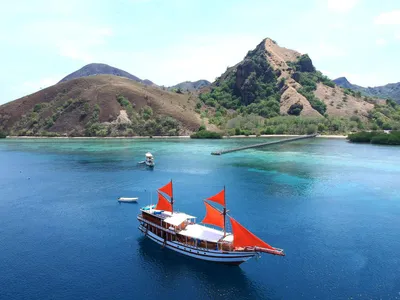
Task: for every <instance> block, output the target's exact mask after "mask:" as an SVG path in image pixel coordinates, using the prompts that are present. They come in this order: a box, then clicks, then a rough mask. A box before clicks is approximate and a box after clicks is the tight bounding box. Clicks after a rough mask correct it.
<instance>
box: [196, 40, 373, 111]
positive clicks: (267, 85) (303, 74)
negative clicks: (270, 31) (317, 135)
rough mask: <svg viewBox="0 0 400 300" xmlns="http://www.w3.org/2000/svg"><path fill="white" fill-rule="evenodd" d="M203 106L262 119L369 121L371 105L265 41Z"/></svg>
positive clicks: (207, 96)
mask: <svg viewBox="0 0 400 300" xmlns="http://www.w3.org/2000/svg"><path fill="white" fill-rule="evenodd" d="M201 98H202V99H203V101H205V103H208V104H210V105H213V104H214V105H215V104H216V103H218V104H220V105H222V106H224V107H225V108H228V109H229V108H232V109H239V108H241V109H242V110H245V111H246V112H248V113H255V114H259V115H260V116H263V117H267V118H270V117H274V116H278V115H300V116H308V117H322V116H324V115H329V116H347V117H350V116H353V115H357V116H359V117H361V118H366V117H368V112H369V111H370V110H371V109H373V107H374V105H373V104H371V103H368V102H366V101H364V99H362V98H361V97H357V96H356V95H353V94H349V93H347V94H346V93H345V91H344V90H343V89H341V88H340V87H338V86H336V85H335V84H334V83H333V82H332V81H331V80H329V79H328V78H327V77H326V76H324V75H323V74H321V72H319V71H317V70H316V69H315V67H314V65H313V63H312V61H311V59H310V58H309V57H308V55H306V54H305V55H302V54H300V53H299V52H297V51H294V50H290V49H286V48H284V47H280V46H279V45H278V44H277V43H276V42H275V41H273V40H271V39H265V40H263V41H262V42H261V43H260V44H259V45H258V46H257V47H256V49H254V50H252V51H249V52H248V54H247V55H246V57H245V58H244V60H243V61H241V62H240V63H238V64H237V65H235V66H234V67H232V68H229V69H228V70H227V71H226V72H225V73H224V74H222V75H221V77H219V78H218V79H217V80H216V82H214V83H213V84H212V90H211V92H210V93H205V94H202V95H201Z"/></svg>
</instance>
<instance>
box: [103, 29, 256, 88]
mask: <svg viewBox="0 0 400 300" xmlns="http://www.w3.org/2000/svg"><path fill="white" fill-rule="evenodd" d="M261 40H262V38H261V37H257V36H250V35H245V36H224V37H221V36H195V37H183V38H182V39H181V43H180V44H175V45H171V46H166V47H162V48H159V49H152V50H149V51H146V52H129V51H126V52H107V53H104V55H100V56H99V57H100V58H101V61H102V62H104V63H107V64H110V65H112V66H115V67H117V68H122V69H124V70H125V71H127V72H129V73H131V74H133V75H136V76H138V77H140V78H142V79H144V78H147V79H150V80H152V81H154V82H155V83H156V84H159V85H166V86H170V85H174V84H177V83H179V82H182V81H186V80H198V79H207V80H209V81H214V80H215V78H216V77H218V76H220V75H221V74H222V73H223V72H225V70H226V68H227V67H228V66H230V67H231V66H233V65H235V64H236V63H238V62H240V61H241V60H242V59H243V58H244V57H245V56H246V54H247V52H248V51H249V50H251V49H254V48H255V47H256V46H257V45H258V44H259V43H260V42H261ZM160 53H162V55H160ZM98 60H99V59H98Z"/></svg>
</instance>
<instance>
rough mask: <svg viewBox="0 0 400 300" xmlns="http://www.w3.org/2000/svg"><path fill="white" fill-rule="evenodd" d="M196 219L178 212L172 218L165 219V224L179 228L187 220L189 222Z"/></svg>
mask: <svg viewBox="0 0 400 300" xmlns="http://www.w3.org/2000/svg"><path fill="white" fill-rule="evenodd" d="M164 213H167V215H168V213H169V212H164ZM195 218H196V217H193V216H190V215H187V214H185V213H177V212H176V213H174V214H171V215H170V217H167V218H165V219H164V222H165V223H168V224H170V225H173V226H179V225H180V224H182V223H183V222H185V221H186V220H188V219H195Z"/></svg>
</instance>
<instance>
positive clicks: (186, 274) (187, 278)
mask: <svg viewBox="0 0 400 300" xmlns="http://www.w3.org/2000/svg"><path fill="white" fill-rule="evenodd" d="M137 241H138V252H139V253H138V254H139V256H140V257H141V259H142V260H143V264H144V265H147V266H148V267H149V266H150V267H151V268H150V269H152V270H157V271H156V272H154V274H153V273H152V276H155V277H159V278H157V279H153V280H154V282H164V285H165V287H166V288H168V286H169V287H171V286H174V285H176V283H177V282H180V286H186V285H189V286H194V283H196V284H200V287H198V288H197V290H196V291H194V290H193V291H190V293H191V298H192V299H193V297H192V296H194V295H196V296H197V298H196V297H195V299H219V298H224V299H225V298H226V299H228V298H232V299H276V297H274V294H275V292H274V291H273V290H272V289H271V290H268V291H265V290H260V289H259V288H257V284H256V283H253V282H252V281H251V279H250V278H249V277H248V276H247V275H246V272H245V271H244V270H243V269H241V268H240V267H237V266H230V265H223V264H218V263H210V262H207V261H201V260H197V259H193V258H190V257H187V256H184V255H181V254H179V253H176V252H174V251H171V250H169V249H166V248H165V249H163V248H162V247H161V246H159V245H156V244H155V243H154V242H152V241H150V240H149V239H147V238H145V237H140V238H139V239H138V240H137ZM148 267H147V268H148ZM192 283H193V284H192ZM160 288H162V287H160ZM188 296H189V295H188Z"/></svg>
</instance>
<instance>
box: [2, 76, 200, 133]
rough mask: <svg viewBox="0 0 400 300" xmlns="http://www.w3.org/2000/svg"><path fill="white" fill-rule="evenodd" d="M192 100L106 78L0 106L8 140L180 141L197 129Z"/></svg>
mask: <svg viewBox="0 0 400 300" xmlns="http://www.w3.org/2000/svg"><path fill="white" fill-rule="evenodd" d="M195 104H196V98H195V97H194V96H192V95H191V94H177V93H171V92H168V91H163V90H161V89H159V88H155V87H149V86H146V85H143V84H140V83H137V82H135V81H132V80H129V79H126V78H121V77H116V76H108V75H98V76H90V77H84V78H78V79H73V80H69V81H66V82H63V83H60V84H57V85H55V86H52V87H49V88H47V89H44V90H41V91H39V92H37V93H35V94H32V95H29V96H27V97H24V98H21V99H18V100H15V101H12V102H9V103H7V104H4V105H2V106H0V131H5V132H7V133H8V134H9V135H41V136H58V135H67V136H121V135H123V136H133V135H183V134H185V135H186V134H188V133H191V132H193V131H195V130H197V129H198V128H199V126H200V125H201V119H200V116H199V115H198V114H197V113H195V111H194V109H195Z"/></svg>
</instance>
